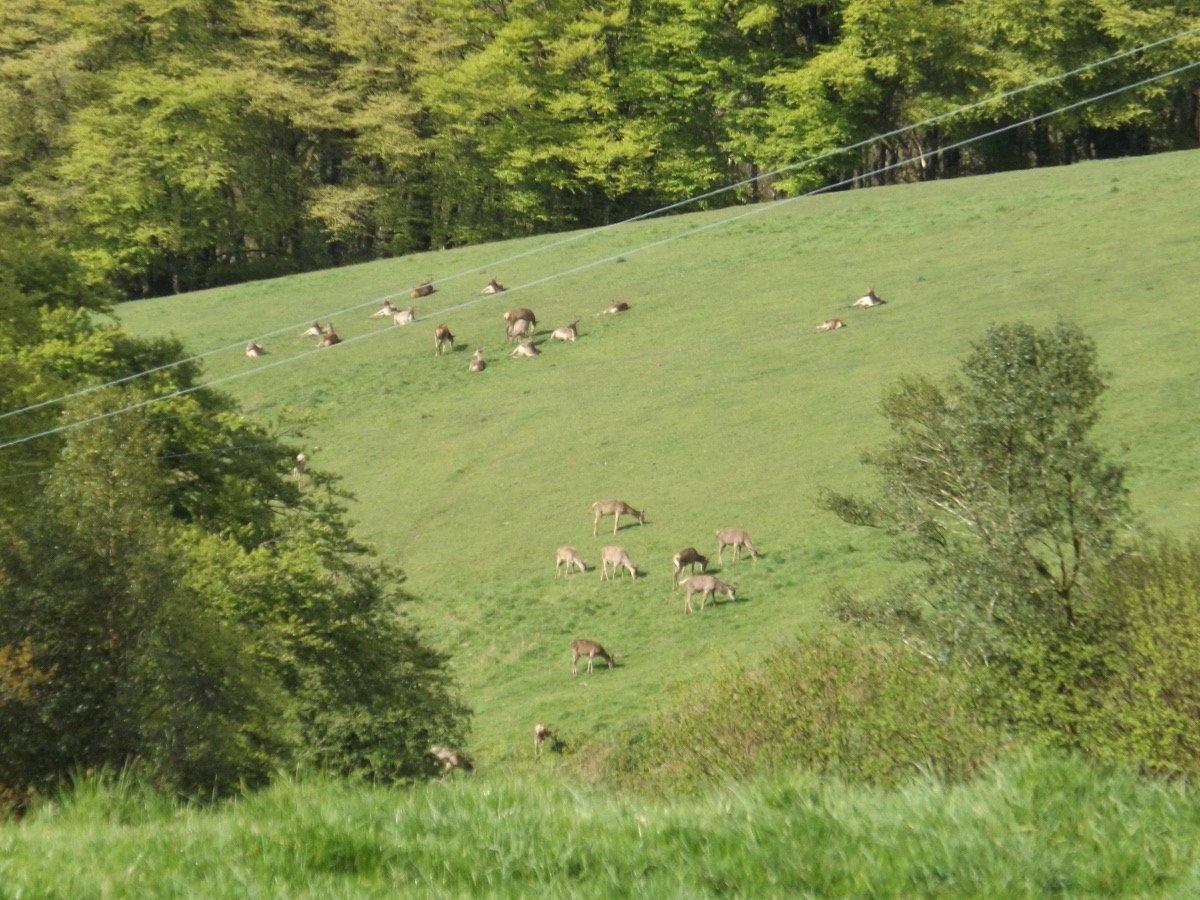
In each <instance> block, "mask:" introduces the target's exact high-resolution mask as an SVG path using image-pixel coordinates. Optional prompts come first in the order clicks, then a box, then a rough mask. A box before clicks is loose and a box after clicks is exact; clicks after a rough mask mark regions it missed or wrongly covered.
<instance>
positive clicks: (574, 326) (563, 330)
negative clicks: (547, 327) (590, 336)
mask: <svg viewBox="0 0 1200 900" xmlns="http://www.w3.org/2000/svg"><path fill="white" fill-rule="evenodd" d="M577 337H579V320H578V319H576V320H575V321H574V322H572V323H571V324H570V325H560V326H559V327H558V328H555V329H554V330H553V331H552V332H550V339H551V340H552V341H570V342H571V343H575V338H577Z"/></svg>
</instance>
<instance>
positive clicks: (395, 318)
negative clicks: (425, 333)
mask: <svg viewBox="0 0 1200 900" xmlns="http://www.w3.org/2000/svg"><path fill="white" fill-rule="evenodd" d="M415 321H417V308H416V307H415V306H406V307H404V309H398V310H396V311H395V312H394V313H392V324H394V325H411V324H412V323H413V322H415Z"/></svg>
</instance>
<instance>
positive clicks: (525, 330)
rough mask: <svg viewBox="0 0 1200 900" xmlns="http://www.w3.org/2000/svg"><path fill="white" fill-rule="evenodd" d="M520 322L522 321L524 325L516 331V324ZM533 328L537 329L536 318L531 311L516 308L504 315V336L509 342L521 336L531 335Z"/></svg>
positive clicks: (522, 307)
mask: <svg viewBox="0 0 1200 900" xmlns="http://www.w3.org/2000/svg"><path fill="white" fill-rule="evenodd" d="M521 321H524V322H525V324H524V325H523V326H520V330H518V325H517V323H518V322H521ZM535 328H537V316H535V315H534V314H533V310H532V309H529V308H527V307H524V306H518V307H516V308H515V309H510V310H507V311H506V312H505V313H504V334H505V336H506V337H507V338H508V339H509V340H510V341H511V340H513V339H514V338H516V337H518V336H520V335H522V334H532V333H533V329H535Z"/></svg>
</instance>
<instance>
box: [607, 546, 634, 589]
mask: <svg viewBox="0 0 1200 900" xmlns="http://www.w3.org/2000/svg"><path fill="white" fill-rule="evenodd" d="M609 566H611V567H612V574H609ZM622 569H624V570H625V571H626V572H628V573H629V577H630V578H632V579H633V580H634V581H637V566H635V565H634V564H633V560H632V559H630V558H629V554H628V553H626V552H625V548H623V547H611V546H610V547H604V548H602V549H601V550H600V580H601V581H605V580H608V581H612V580H613V579H614V578H616V577H617V576H618V574H619V573H620V571H621V570H622Z"/></svg>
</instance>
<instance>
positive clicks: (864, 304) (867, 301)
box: [850, 285, 887, 309]
mask: <svg viewBox="0 0 1200 900" xmlns="http://www.w3.org/2000/svg"><path fill="white" fill-rule="evenodd" d="M886 302H887V301H886V300H884V299H883V298H882V297H880V296H879V295H878V294H876V293H875V285H871V287H870V289H869V290H868V291H867V292H866V293H865V294H863V295H862V296H861V297H859V298H858V299H857V300H855V301H854V302H853V303H851V304H850V308H851V309H871V308H872V307H875V306H883V304H884V303H886Z"/></svg>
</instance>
